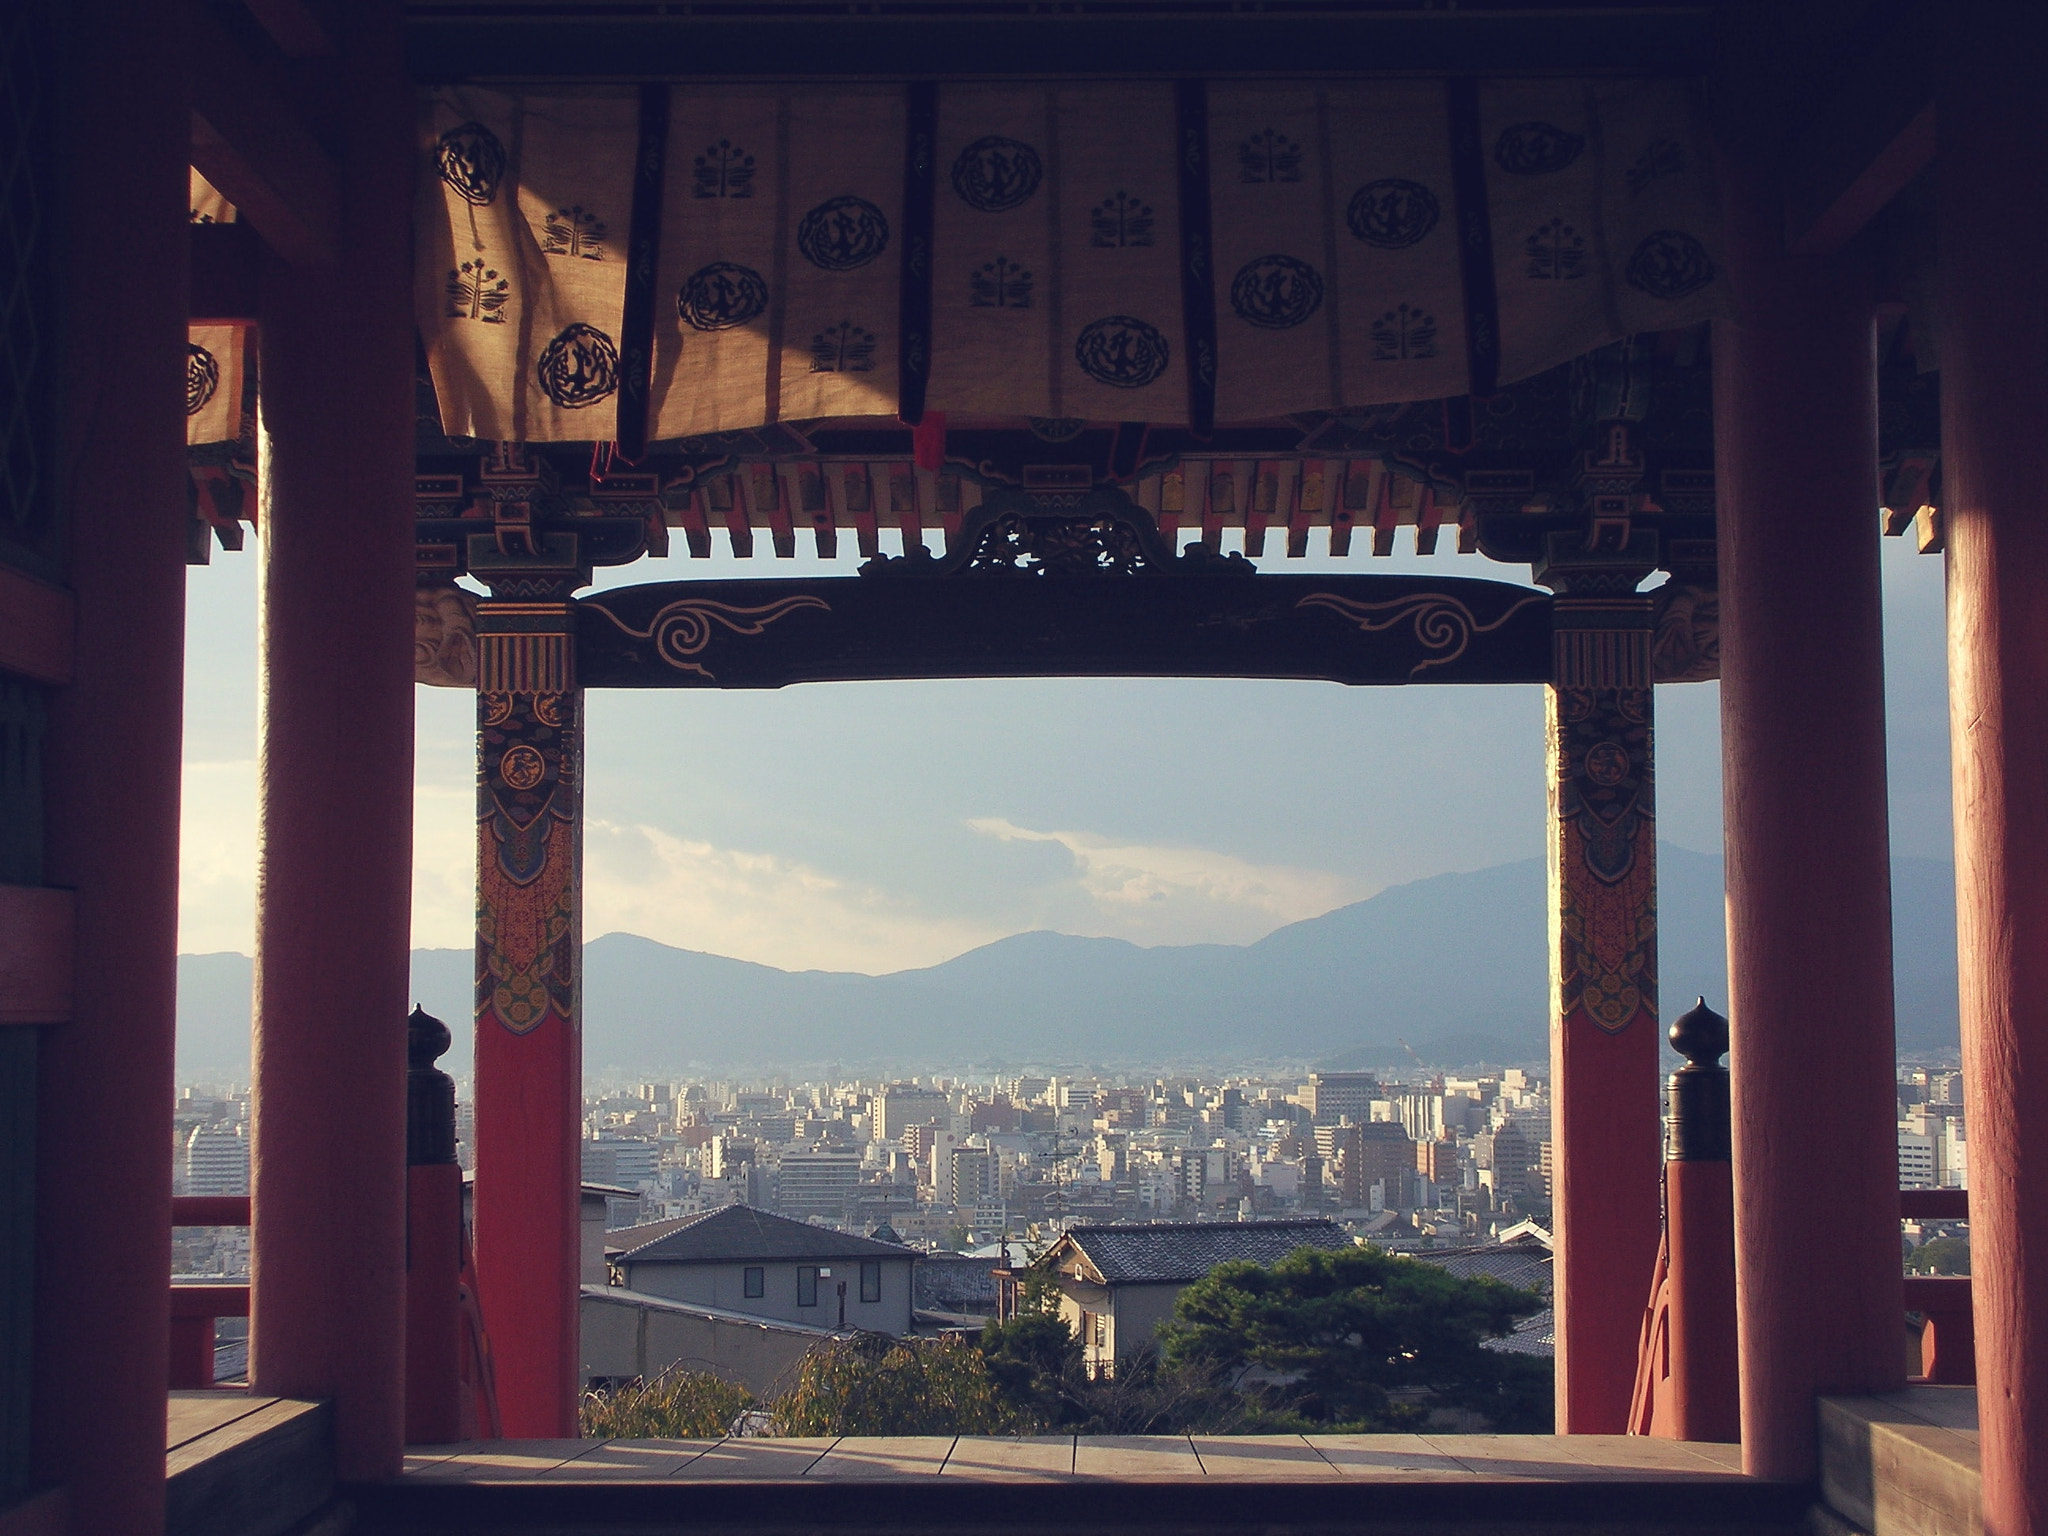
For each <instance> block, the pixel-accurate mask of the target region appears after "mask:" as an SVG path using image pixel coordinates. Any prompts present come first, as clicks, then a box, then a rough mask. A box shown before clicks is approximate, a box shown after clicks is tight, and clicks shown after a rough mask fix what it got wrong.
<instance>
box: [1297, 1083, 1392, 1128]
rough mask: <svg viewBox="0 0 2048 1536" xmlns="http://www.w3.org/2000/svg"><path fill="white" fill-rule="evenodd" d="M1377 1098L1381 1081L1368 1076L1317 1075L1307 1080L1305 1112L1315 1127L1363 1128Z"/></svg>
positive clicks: (1370, 1117)
mask: <svg viewBox="0 0 2048 1536" xmlns="http://www.w3.org/2000/svg"><path fill="white" fill-rule="evenodd" d="M1379 1096H1380V1080H1379V1079H1378V1078H1377V1077H1374V1076H1373V1075H1372V1073H1370V1072H1318V1073H1316V1074H1315V1075H1314V1076H1312V1077H1310V1078H1309V1080H1308V1109H1309V1113H1310V1114H1311V1115H1312V1116H1314V1118H1315V1123H1316V1124H1317V1125H1338V1124H1341V1123H1342V1122H1343V1121H1346V1120H1352V1121H1356V1122H1357V1123H1358V1124H1360V1125H1364V1124H1365V1123H1366V1122H1367V1121H1368V1120H1370V1119H1372V1101H1373V1100H1374V1099H1376V1098H1378V1097H1379Z"/></svg>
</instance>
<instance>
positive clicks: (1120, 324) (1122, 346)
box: [1074, 315, 1169, 389]
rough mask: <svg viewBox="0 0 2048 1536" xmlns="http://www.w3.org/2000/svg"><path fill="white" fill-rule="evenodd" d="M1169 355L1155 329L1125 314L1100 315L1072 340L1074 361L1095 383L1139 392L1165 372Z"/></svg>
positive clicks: (1164, 341) (1157, 329)
mask: <svg viewBox="0 0 2048 1536" xmlns="http://www.w3.org/2000/svg"><path fill="white" fill-rule="evenodd" d="M1168 358H1169V353H1168V350H1167V346H1166V338H1165V337H1164V336H1162V335H1161V334H1160V333H1159V328H1158V327H1157V326H1154V325H1148V324H1147V323H1146V322H1145V321H1143V320H1137V319H1133V318H1132V317H1131V316H1129V315H1104V316H1103V317H1102V318H1101V319H1100V320H1094V321H1091V322H1089V324H1087V325H1086V326H1083V327H1082V329H1081V334H1080V335H1079V336H1077V337H1076V338H1075V339H1074V361H1075V362H1077V363H1079V364H1080V365H1081V371H1082V372H1083V373H1085V374H1087V375H1088V377H1089V378H1091V379H1094V380H1095V381H1096V382H1097V383H1098V384H1108V385H1110V386H1111V387H1112V388H1115V389H1143V388H1144V387H1145V386H1146V385H1147V384H1150V383H1151V382H1152V381H1153V380H1155V379H1157V378H1158V377H1159V376H1160V375H1161V374H1162V373H1164V372H1166V364H1167V361H1168Z"/></svg>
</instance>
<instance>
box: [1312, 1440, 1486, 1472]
mask: <svg viewBox="0 0 2048 1536" xmlns="http://www.w3.org/2000/svg"><path fill="white" fill-rule="evenodd" d="M1308 1443H1309V1444H1310V1445H1311V1446H1312V1447H1313V1448H1314V1449H1315V1452H1316V1454H1317V1455H1319V1456H1321V1457H1322V1458H1323V1460H1325V1461H1327V1462H1328V1463H1329V1464H1330V1465H1331V1466H1333V1467H1335V1468H1336V1469H1337V1471H1338V1473H1339V1475H1341V1476H1344V1477H1358V1478H1377V1479H1379V1480H1380V1481H1382V1482H1403V1483H1424V1482H1430V1481H1433V1480H1443V1479H1447V1478H1448V1479H1461V1480H1462V1479H1467V1478H1470V1477H1471V1476H1472V1472H1471V1469H1470V1468H1468V1467H1467V1466H1465V1464H1464V1463H1463V1462H1461V1461H1459V1460H1458V1459H1457V1457H1455V1456H1452V1455H1450V1454H1448V1453H1447V1452H1445V1451H1442V1450H1439V1449H1438V1448H1437V1447H1436V1446H1435V1445H1434V1444H1432V1443H1431V1442H1430V1441H1428V1440H1425V1439H1424V1438H1423V1437H1422V1436H1421V1435H1310V1436H1309V1437H1308Z"/></svg>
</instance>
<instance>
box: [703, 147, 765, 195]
mask: <svg viewBox="0 0 2048 1536" xmlns="http://www.w3.org/2000/svg"><path fill="white" fill-rule="evenodd" d="M753 195H754V157H753V156H752V155H750V154H748V153H747V152H746V151H745V150H744V149H741V148H740V147H739V145H737V144H735V143H733V141H732V140H731V139H720V140H719V141H718V142H717V143H716V144H707V145H705V146H704V153H703V154H701V155H699V156H697V157H696V159H694V160H692V161H691V162H690V196H692V197H752V196H753Z"/></svg>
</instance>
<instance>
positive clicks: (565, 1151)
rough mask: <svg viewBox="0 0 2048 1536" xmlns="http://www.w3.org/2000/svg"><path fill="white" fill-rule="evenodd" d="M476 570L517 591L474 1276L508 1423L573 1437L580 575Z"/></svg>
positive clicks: (504, 698)
mask: <svg viewBox="0 0 2048 1536" xmlns="http://www.w3.org/2000/svg"><path fill="white" fill-rule="evenodd" d="M508 457H509V456H508ZM508 473H516V469H508ZM498 488H499V489H500V490H503V491H505V492H506V493H507V494H510V495H516V494H518V493H519V487H518V486H516V485H512V484H506V483H501V484H500V485H499V487H498ZM485 537H488V536H485ZM476 542H477V543H481V542H483V539H481V538H480V539H479V540H477V541H476ZM479 563H480V562H479V560H478V557H477V553H476V552H475V551H474V550H473V552H472V556H471V565H472V567H473V568H474V567H478V566H479ZM507 563H508V564H514V565H517V564H519V563H521V561H520V557H518V556H512V557H508V560H507ZM536 563H538V562H537V561H536ZM478 574H479V575H480V576H482V578H483V579H484V580H486V581H490V582H493V583H496V584H497V590H498V591H500V592H501V593H509V592H510V591H513V590H516V591H518V592H520V593H521V598H520V599H519V600H507V601H487V602H483V603H480V604H479V605H478V611H477V624H476V628H477V636H476V646H477V940H476V964H477V993H476V1069H475V1070H476V1268H477V1278H478V1285H479V1289H480V1291H481V1294H482V1299H483V1307H484V1326H485V1327H486V1328H487V1329H488V1330H489V1333H490V1339H491V1348H492V1351H493V1353H494V1357H495V1360H496V1369H497V1383H498V1407H499V1414H500V1417H501V1419H502V1421H503V1425H504V1432H505V1434H506V1435H507V1436H508V1437H513V1438H533V1437H547V1436H555V1435H573V1434H575V1433H576V1388H577V1302H578V1297H579V1294H580V1292H579V1281H578V1275H579V1272H580V1257H579V1245H580V1242H581V1235H580V1234H581V1228H580V1219H581V1218H580V1212H579V1200H580V1188H581V1183H582V1176H583V1175H582V1159H581V1148H580V1142H581V1139H582V1122H583V1035H582V970H583V888H582V862H583V798H582V797H583V784H582V708H583V698H582V694H581V692H580V691H579V690H578V689H577V687H576V682H575V649H574V647H575V636H574V632H573V631H574V625H573V623H572V622H571V618H570V607H569V594H570V593H571V592H572V591H573V590H574V589H575V587H576V586H577V585H579V584H580V581H581V577H580V575H578V574H570V573H561V572H554V573H547V572H539V573H535V574H530V575H526V576H509V575H508V573H501V572H499V571H498V570H496V569H489V568H485V569H480V570H479V571H478Z"/></svg>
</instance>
